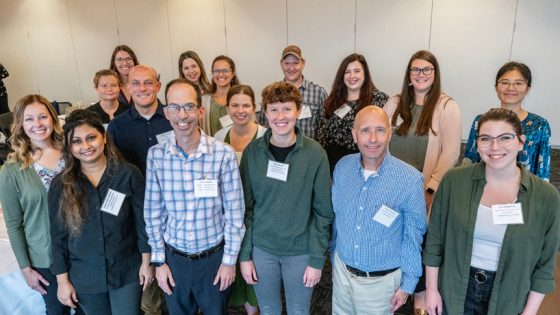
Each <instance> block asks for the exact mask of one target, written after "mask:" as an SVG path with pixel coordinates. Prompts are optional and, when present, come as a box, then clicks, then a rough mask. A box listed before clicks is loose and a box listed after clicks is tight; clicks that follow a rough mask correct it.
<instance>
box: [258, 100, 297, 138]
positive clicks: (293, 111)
mask: <svg viewBox="0 0 560 315" xmlns="http://www.w3.org/2000/svg"><path fill="white" fill-rule="evenodd" d="M300 112H301V109H300V110H298V109H297V106H296V103H295V102H285V103H281V102H277V103H272V104H268V106H267V108H266V112H265V115H266V118H267V119H268V124H269V125H270V129H271V130H272V135H274V136H289V135H291V134H292V133H294V132H295V131H294V128H295V126H296V121H297V119H298V117H299V114H300Z"/></svg>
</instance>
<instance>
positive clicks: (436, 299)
mask: <svg viewBox="0 0 560 315" xmlns="http://www.w3.org/2000/svg"><path fill="white" fill-rule="evenodd" d="M424 299H425V301H426V308H427V309H428V314H430V315H440V314H441V313H442V312H443V303H442V301H441V295H440V294H439V291H438V290H437V289H436V290H434V289H426V294H425V297H424Z"/></svg>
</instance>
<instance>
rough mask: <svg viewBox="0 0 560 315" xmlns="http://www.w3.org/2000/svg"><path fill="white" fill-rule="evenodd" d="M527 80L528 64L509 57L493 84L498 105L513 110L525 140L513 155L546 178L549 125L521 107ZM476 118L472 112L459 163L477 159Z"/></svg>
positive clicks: (534, 172)
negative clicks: (472, 119) (509, 59)
mask: <svg viewBox="0 0 560 315" xmlns="http://www.w3.org/2000/svg"><path fill="white" fill-rule="evenodd" d="M531 81H532V77H531V70H530V69H529V67H527V65H525V64H523V63H519V62H514V61H512V62H508V63H506V64H505V65H503V66H502V67H501V68H500V70H498V74H497V75H496V83H495V85H494V87H495V88H496V93H497V94H498V98H499V99H500V102H501V104H500V107H501V108H505V109H509V110H511V111H513V112H514V113H516V114H517V117H519V120H521V127H522V128H523V134H524V135H525V139H526V140H525V144H524V145H523V150H521V151H520V152H519V154H518V155H517V160H518V161H519V162H520V163H521V165H523V167H525V168H526V169H528V170H529V171H531V173H533V174H535V175H537V176H538V177H540V178H542V179H543V180H545V181H548V180H549V179H550V143H549V138H550V126H549V124H548V121H547V120H546V119H544V118H542V117H541V116H539V115H536V114H533V113H530V112H528V111H526V110H525V109H524V108H523V107H522V103H523V99H524V98H525V96H526V95H527V93H529V90H530V89H531ZM479 119H480V115H478V116H476V118H475V119H474V121H473V123H472V126H471V131H470V133H469V140H468V141H467V147H466V150H465V158H464V159H463V164H465V163H467V164H468V163H477V162H480V156H479V154H478V152H477V147H476V136H477V134H476V130H477V127H478V120H479Z"/></svg>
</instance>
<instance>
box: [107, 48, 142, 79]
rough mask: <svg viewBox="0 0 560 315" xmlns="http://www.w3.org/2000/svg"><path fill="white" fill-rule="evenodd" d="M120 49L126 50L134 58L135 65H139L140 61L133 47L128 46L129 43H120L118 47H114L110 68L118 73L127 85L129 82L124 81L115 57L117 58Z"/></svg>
mask: <svg viewBox="0 0 560 315" xmlns="http://www.w3.org/2000/svg"><path fill="white" fill-rule="evenodd" d="M119 51H126V52H127V53H128V54H129V55H130V57H131V58H132V62H133V63H134V66H137V65H138V64H139V62H138V58H136V54H135V53H134V51H133V50H132V48H130V47H128V46H127V45H118V46H117V47H115V49H113V54H112V55H111V64H110V65H109V69H111V70H113V71H115V72H116V73H118V74H119V81H121V85H125V84H126V83H127V82H122V78H121V74H120V73H119V70H117V65H116V64H115V58H117V53H118V52H119Z"/></svg>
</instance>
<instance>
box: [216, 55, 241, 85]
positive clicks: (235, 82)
mask: <svg viewBox="0 0 560 315" xmlns="http://www.w3.org/2000/svg"><path fill="white" fill-rule="evenodd" d="M220 60H224V61H225V62H227V63H228V65H229V67H230V68H231V71H232V73H233V78H232V79H231V82H230V83H229V87H230V88H231V87H232V86H235V85H238V84H239V79H238V78H237V70H235V62H233V59H231V58H230V57H228V56H224V55H219V56H218V57H216V58H214V61H212V68H211V69H210V71H212V70H214V64H215V63H216V62H217V61H220ZM210 87H211V89H210V92H211V93H216V90H217V89H218V86H216V83H215V82H214V80H213V79H212V84H211V86H210Z"/></svg>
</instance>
